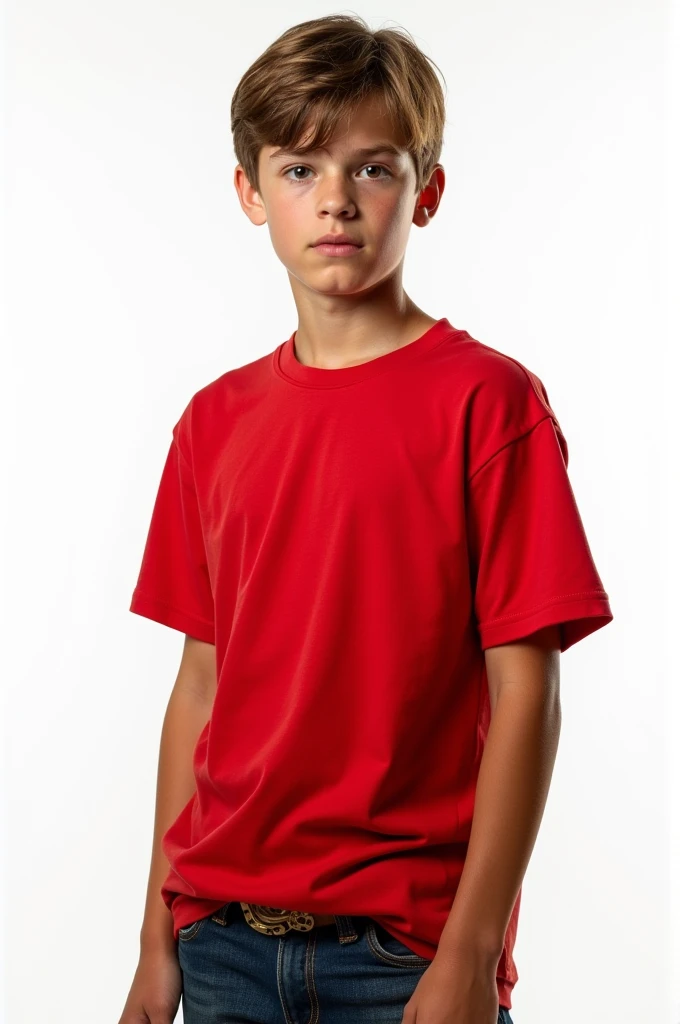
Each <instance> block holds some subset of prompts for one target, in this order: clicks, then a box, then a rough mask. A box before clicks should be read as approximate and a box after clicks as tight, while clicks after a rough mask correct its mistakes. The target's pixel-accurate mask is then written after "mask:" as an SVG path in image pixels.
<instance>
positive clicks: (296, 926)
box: [241, 902, 314, 935]
mask: <svg viewBox="0 0 680 1024" xmlns="http://www.w3.org/2000/svg"><path fill="white" fill-rule="evenodd" d="M241 907H242V908H243V916H244V917H245V919H246V921H247V922H248V924H249V925H250V927H251V928H254V929H255V931H258V932H263V933H264V934H265V935H285V934H286V932H289V931H290V930H291V929H293V930H295V931H296V932H308V931H310V929H312V928H313V927H314V917H313V915H312V914H307V913H305V912H304V911H303V910H284V909H283V908H281V907H265V906H262V905H261V904H259V903H243V902H241Z"/></svg>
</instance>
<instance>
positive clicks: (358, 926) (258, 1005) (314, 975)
mask: <svg viewBox="0 0 680 1024" xmlns="http://www.w3.org/2000/svg"><path fill="white" fill-rule="evenodd" d="M177 948H178V956H179V963H180V967H181V969H182V986H183V988H182V1011H183V1014H184V1024H401V1020H402V1015H403V1011H404V1006H405V1004H406V1003H407V1002H408V1000H409V999H410V998H411V995H412V994H413V990H414V989H415V987H416V985H417V984H418V981H419V980H420V978H421V977H422V974H423V972H424V971H425V970H426V969H427V967H428V966H429V964H430V963H431V961H430V960H427V959H425V958H423V957H421V956H419V955H418V954H417V953H414V952H413V951H412V950H410V949H409V948H408V947H407V946H405V945H404V944H403V943H401V942H399V940H398V939H395V938H393V937H392V936H391V935H390V934H389V933H388V932H387V931H385V929H384V928H382V927H381V926H380V925H378V924H377V923H376V922H375V921H373V920H372V919H371V918H369V917H344V916H338V917H336V919H335V924H329V925H323V926H321V927H316V928H313V929H312V930H311V931H310V932H297V931H289V932H287V933H286V934H285V935H283V936H280V937H278V936H273V935H264V934H261V933H259V932H257V931H255V930H254V929H253V928H251V926H250V925H249V924H247V922H246V920H245V918H244V917H243V911H242V908H241V906H240V904H239V903H238V902H233V903H226V904H225V905H224V907H222V908H221V910H219V911H217V913H215V914H213V915H211V916H208V917H202V918H200V919H199V920H198V921H194V922H193V923H192V924H189V925H187V926H186V927H184V928H181V929H180V930H179V938H178V944H177ZM498 1024H513V1020H512V1018H511V1016H510V1012H509V1010H508V1009H507V1008H506V1007H504V1006H502V1007H501V1008H500V1011H499V1014H498Z"/></svg>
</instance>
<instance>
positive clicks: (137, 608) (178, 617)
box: [130, 427, 215, 643]
mask: <svg viewBox="0 0 680 1024" xmlns="http://www.w3.org/2000/svg"><path fill="white" fill-rule="evenodd" d="M130 611H131V612H135V613H136V614H137V615H144V616H146V618H149V619H153V620H155V621H156V622H160V623H163V624H164V625H166V626H170V627H171V628H172V629H177V630H180V631H181V632H183V633H188V634H189V635H190V636H193V637H196V638H197V639H199V640H204V641H206V642H208V643H214V642H215V640H214V633H215V630H214V608H213V595H212V588H211V583H210V577H209V574H208V564H207V558H206V553H205V547H204V542H203V533H202V529H201V520H200V515H199V507H198V501H197V497H196V492H195V487H194V481H193V473H192V470H191V466H190V464H189V462H188V459H187V457H186V455H185V454H184V453H183V452H182V451H181V450H180V447H179V444H178V439H177V427H176V428H175V429H174V430H173V439H172V441H171V443H170V447H169V450H168V453H167V456H166V459H165V465H164V467H163V471H162V474H161V479H160V484H159V487H158V492H157V494H156V500H155V504H154V507H153V511H152V515H151V523H150V525H149V529H148V534H147V538H146V544H145V547H144V552H143V555H142V562H141V567H140V570H139V575H138V579H137V584H136V587H135V589H134V591H133V594H132V602H131V604H130Z"/></svg>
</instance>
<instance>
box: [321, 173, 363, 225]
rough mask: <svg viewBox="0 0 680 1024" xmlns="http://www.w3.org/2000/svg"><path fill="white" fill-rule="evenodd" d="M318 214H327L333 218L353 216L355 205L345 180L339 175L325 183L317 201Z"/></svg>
mask: <svg viewBox="0 0 680 1024" xmlns="http://www.w3.org/2000/svg"><path fill="white" fill-rule="evenodd" d="M318 212H319V213H328V214H331V215H332V216H334V217H338V216H340V215H341V214H345V215H347V216H354V214H355V213H356V203H355V202H354V200H353V198H352V196H351V193H350V190H349V189H348V187H347V183H346V181H345V179H344V178H343V177H342V176H341V175H337V176H336V177H335V178H333V179H332V180H329V181H327V183H326V185H325V187H324V189H323V190H322V195H321V198H320V199H319V208H318Z"/></svg>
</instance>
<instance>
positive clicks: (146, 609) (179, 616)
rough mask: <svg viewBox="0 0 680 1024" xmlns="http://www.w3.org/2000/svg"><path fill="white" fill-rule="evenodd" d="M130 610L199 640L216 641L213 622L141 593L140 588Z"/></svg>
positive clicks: (212, 642) (211, 642) (136, 591)
mask: <svg viewBox="0 0 680 1024" xmlns="http://www.w3.org/2000/svg"><path fill="white" fill-rule="evenodd" d="M129 610H130V611H131V612H134V613H135V614H136V615H143V616H144V617H145V618H147V619H153V621H154V622H160V623H161V624H162V625H164V626H169V627H170V628H171V629H177V630H179V631H180V633H187V634H188V635H189V636H193V637H196V639H197V640H204V641H205V642H206V643H208V644H214V643H215V629H214V626H213V624H212V623H211V622H208V621H207V620H206V619H202V618H200V617H199V616H197V615H192V614H191V613H189V612H185V611H182V610H181V609H179V608H174V607H172V605H168V604H164V603H163V602H162V601H157V600H156V599H155V598H152V597H148V596H147V595H146V594H141V593H140V592H139V591H138V590H135V591H134V593H133V595H132V601H131V603H130V608H129Z"/></svg>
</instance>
